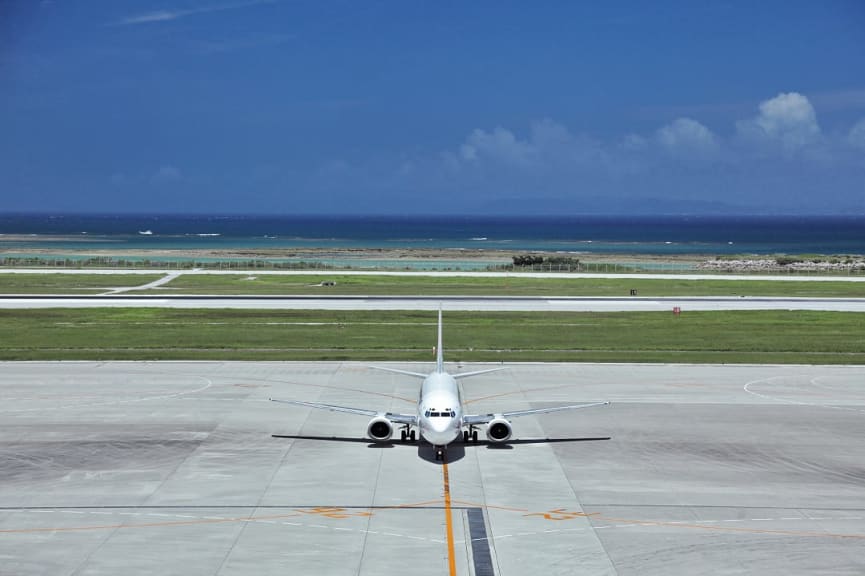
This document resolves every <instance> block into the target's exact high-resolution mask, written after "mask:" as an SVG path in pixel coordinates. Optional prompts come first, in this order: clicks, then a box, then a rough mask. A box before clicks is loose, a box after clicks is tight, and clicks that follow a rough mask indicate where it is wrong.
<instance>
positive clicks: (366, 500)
mask: <svg viewBox="0 0 865 576" xmlns="http://www.w3.org/2000/svg"><path fill="white" fill-rule="evenodd" d="M402 366H403V367H406V368H410V369H415V370H417V369H420V370H423V369H425V368H427V366H426V365H421V364H417V365H402ZM476 367H477V366H471V367H469V366H466V367H463V369H464V370H469V369H473V368H476ZM452 369H453V371H457V369H458V367H456V366H452ZM863 382H865V368H863V367H824V366H813V367H812V366H807V367H806V366H765V367H756V366H690V365H675V366H673V365H609V364H608V365H594V364H516V365H512V366H509V367H508V369H507V370H505V371H502V372H497V373H493V374H489V375H484V376H480V377H478V378H476V379H472V380H471V381H467V382H466V383H465V385H464V396H465V398H466V399H467V400H468V406H467V407H468V408H469V409H471V410H477V411H498V410H502V409H520V408H528V407H540V406H544V405H546V404H548V403H549V404H551V403H556V404H559V403H563V402H564V403H568V402H582V401H589V400H604V399H607V400H611V401H612V402H613V404H612V405H611V406H610V407H607V408H599V409H597V410H595V409H592V410H583V411H579V412H574V413H556V414H548V415H544V416H539V417H536V418H535V417H527V418H522V419H518V420H515V421H514V429H515V436H516V438H517V439H518V440H517V441H515V442H513V443H511V444H509V445H503V446H491V445H489V444H488V443H483V442H482V443H479V444H477V445H475V444H469V445H466V446H463V445H462V444H455V445H453V446H452V447H451V449H450V451H449V454H448V461H447V464H446V466H447V468H446V469H445V467H444V466H443V465H442V464H440V463H437V462H435V461H434V460H433V458H432V454H431V451H430V448H429V447H428V446H424V445H420V446H418V445H412V444H401V443H400V442H398V441H397V442H394V443H392V444H384V445H375V444H371V443H370V442H368V441H366V440H364V439H363V433H364V430H365V427H366V419H364V418H362V417H352V416H347V415H343V414H334V413H329V412H321V411H318V410H308V409H303V408H295V407H290V406H285V405H280V404H275V403H271V402H267V401H266V398H267V397H269V396H278V397H284V398H296V399H306V400H316V401H322V402H331V403H340V404H348V405H356V406H362V407H370V408H381V409H382V410H400V411H406V410H411V408H412V406H413V402H414V399H415V398H416V394H417V388H416V386H417V382H416V381H415V380H413V379H411V378H403V377H400V376H398V375H392V374H383V373H381V372H377V371H373V370H369V369H368V368H366V367H365V366H364V365H361V364H356V363H212V362H177V363H175V362H160V363H134V362H131V363H123V362H116V363H113V362H112V363H90V362H81V363H77V362H62V363H59V362H58V363H3V364H0V437H2V444H0V562H2V564H0V565H2V572H3V573H4V574H5V573H9V574H16V575H19V576H24V575H31V574H57V575H62V574H76V575H88V574H94V575H95V574H117V573H123V574H185V575H198V574H201V575H204V574H207V575H211V574H220V575H230V574H251V573H254V574H285V573H292V574H376V575H389V574H393V575H397V574H399V575H402V574H405V573H407V572H411V573H412V574H435V575H443V574H445V575H446V574H450V573H457V574H498V575H523V574H575V573H586V574H620V575H627V574H639V575H646V574H649V575H651V574H663V575H669V574H698V573H705V574H724V573H760V574H770V575H771V574H785V575H786V574H813V573H821V574H833V573H834V574H859V573H863V572H865V505H863V502H865V466H863V462H865V446H863V444H862V439H861V431H862V429H863V421H865V386H863V384H862V383H863ZM273 435H277V436H282V437H273ZM546 438H549V439H551V440H553V441H552V442H534V440H536V439H546ZM445 472H447V474H446V475H445Z"/></svg>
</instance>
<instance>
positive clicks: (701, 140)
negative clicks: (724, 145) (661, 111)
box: [656, 118, 719, 156]
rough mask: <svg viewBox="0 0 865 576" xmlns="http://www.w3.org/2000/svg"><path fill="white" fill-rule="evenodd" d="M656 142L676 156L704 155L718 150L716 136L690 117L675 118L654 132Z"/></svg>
mask: <svg viewBox="0 0 865 576" xmlns="http://www.w3.org/2000/svg"><path fill="white" fill-rule="evenodd" d="M656 137H657V140H658V142H659V143H660V144H661V146H663V147H664V148H665V149H666V150H667V151H668V152H670V153H671V154H674V155H677V156H693V155H695V154H696V155H706V154H711V153H714V152H716V151H717V150H718V147H719V142H718V138H717V137H716V136H715V135H714V134H712V131H711V130H709V129H708V128H706V127H705V126H703V125H702V124H700V123H699V122H697V121H696V120H692V119H691V118H676V119H675V120H673V122H672V123H670V124H667V125H666V126H663V127H662V128H660V129H659V130H658V132H657V133H656Z"/></svg>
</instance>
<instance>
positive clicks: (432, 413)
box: [429, 412, 441, 416]
mask: <svg viewBox="0 0 865 576" xmlns="http://www.w3.org/2000/svg"><path fill="white" fill-rule="evenodd" d="M429 415H430V416H441V412H430V413H429Z"/></svg>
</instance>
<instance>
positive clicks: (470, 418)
mask: <svg viewBox="0 0 865 576" xmlns="http://www.w3.org/2000/svg"><path fill="white" fill-rule="evenodd" d="M607 404H609V402H591V403H589V404H572V405H570V406H553V407H552V408H536V409H534V410H516V411H514V412H502V413H501V414H466V415H464V416H463V424H468V425H478V424H487V423H488V422H490V421H491V420H493V419H494V418H495V417H496V416H499V415H501V416H502V417H504V418H516V417H518V416H529V415H531V414H547V413H548V412H560V411H562V410H577V409H579V408H591V407H592V406H606V405H607Z"/></svg>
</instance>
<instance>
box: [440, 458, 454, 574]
mask: <svg viewBox="0 0 865 576" xmlns="http://www.w3.org/2000/svg"><path fill="white" fill-rule="evenodd" d="M446 457H447V453H444V454H442V477H443V478H444V492H445V524H446V525H447V536H448V570H449V574H450V576H456V574H457V565H456V558H454V521H453V517H452V515H451V483H450V478H449V476H448V463H447V461H446V460H445V458H446Z"/></svg>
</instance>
